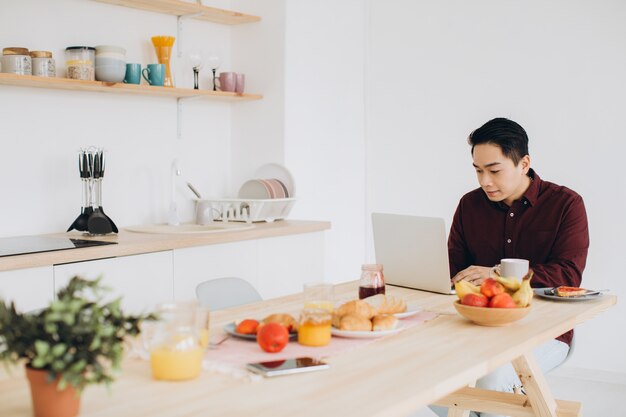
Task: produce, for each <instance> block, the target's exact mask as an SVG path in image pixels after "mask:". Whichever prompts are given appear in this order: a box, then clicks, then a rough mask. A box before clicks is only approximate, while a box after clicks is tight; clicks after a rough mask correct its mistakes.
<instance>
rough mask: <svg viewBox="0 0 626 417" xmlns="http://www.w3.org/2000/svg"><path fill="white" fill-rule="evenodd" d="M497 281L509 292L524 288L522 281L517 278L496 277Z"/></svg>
mask: <svg viewBox="0 0 626 417" xmlns="http://www.w3.org/2000/svg"><path fill="white" fill-rule="evenodd" d="M496 281H498V282H499V283H500V284H502V285H504V288H506V289H507V290H509V291H513V292H515V291H517V290H519V289H520V287H521V286H522V283H521V281H520V280H519V279H517V278H515V277H513V278H506V277H496Z"/></svg>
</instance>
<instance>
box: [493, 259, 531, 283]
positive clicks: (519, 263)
mask: <svg viewBox="0 0 626 417" xmlns="http://www.w3.org/2000/svg"><path fill="white" fill-rule="evenodd" d="M526 274H528V259H513V258H508V259H502V260H501V261H500V276H501V277H505V278H512V277H515V278H517V279H520V280H521V279H522V278H524V277H525V276H526Z"/></svg>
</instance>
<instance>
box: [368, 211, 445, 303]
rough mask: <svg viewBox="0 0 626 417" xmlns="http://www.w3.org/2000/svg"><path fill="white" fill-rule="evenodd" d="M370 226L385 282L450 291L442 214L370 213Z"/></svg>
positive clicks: (377, 261)
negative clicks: (438, 216)
mask: <svg viewBox="0 0 626 417" xmlns="http://www.w3.org/2000/svg"><path fill="white" fill-rule="evenodd" d="M372 227H373V229H374V250H375V252H376V263H378V264H382V265H383V268H384V274H385V283H386V284H390V285H397V286H400V287H407V288H414V289H416V290H424V291H431V292H436V293H441V294H454V291H453V290H452V288H451V285H450V264H449V263H448V243H447V240H446V227H445V222H444V220H443V219H442V218H437V217H419V216H405V215H399V214H386V213H372Z"/></svg>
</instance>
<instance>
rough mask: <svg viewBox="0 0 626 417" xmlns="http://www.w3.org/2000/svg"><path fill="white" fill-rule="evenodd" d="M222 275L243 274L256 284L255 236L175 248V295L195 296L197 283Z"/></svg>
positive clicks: (177, 297)
mask: <svg viewBox="0 0 626 417" xmlns="http://www.w3.org/2000/svg"><path fill="white" fill-rule="evenodd" d="M223 277H238V278H242V279H245V280H246V281H248V282H249V283H250V284H252V285H253V286H254V287H255V288H259V285H258V280H257V241H256V240H246V241H242V242H233V243H224V244H219V245H208V246H199V247H195V248H185V249H175V250H174V298H175V299H177V300H188V299H195V298H196V286H197V285H198V284H199V283H201V282H204V281H207V280H210V279H215V278H223Z"/></svg>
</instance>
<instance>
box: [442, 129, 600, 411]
mask: <svg viewBox="0 0 626 417" xmlns="http://www.w3.org/2000/svg"><path fill="white" fill-rule="evenodd" d="M468 142H469V144H470V145H471V147H472V158H473V165H474V168H475V170H476V175H477V177H478V183H479V185H480V188H477V189H476V190H474V191H471V192H469V193H467V194H466V195H464V196H463V198H461V201H460V202H459V205H458V207H457V210H456V213H455V215H454V220H453V223H452V227H451V230H450V236H449V238H448V251H449V256H450V273H451V276H452V282H453V283H455V282H457V281H460V280H466V281H469V282H472V283H474V284H476V285H480V284H481V283H482V282H483V281H484V280H485V279H486V278H487V277H489V276H493V275H494V273H497V264H499V263H500V259H503V258H521V259H528V260H529V262H530V268H531V269H532V271H533V272H534V276H533V278H532V282H531V284H532V286H533V287H555V286H559V285H568V286H576V287H577V286H580V283H581V280H582V272H583V270H584V268H585V262H586V259H587V250H588V248H589V232H588V228H587V215H586V212H585V206H584V204H583V200H582V198H581V197H580V196H579V195H578V194H576V193H575V192H574V191H572V190H570V189H568V188H566V187H563V186H559V185H556V184H553V183H550V182H547V181H543V180H542V179H541V178H539V175H537V173H535V171H533V170H532V169H531V168H530V156H529V154H528V136H527V134H526V131H525V130H524V129H523V128H522V127H521V126H520V125H519V124H517V123H515V122H513V121H511V120H508V119H504V118H497V119H493V120H490V121H489V122H487V123H485V124H484V125H483V126H481V127H480V128H478V129H476V130H475V131H474V132H472V133H471V134H470V136H469V138H468ZM572 336H573V332H572V331H569V332H568V333H566V334H564V335H561V336H560V337H558V338H557V340H553V341H551V342H549V343H546V344H544V345H542V346H540V347H539V348H537V349H536V350H535V352H534V354H535V357H536V359H537V360H538V362H539V364H540V366H541V367H542V369H543V370H544V371H548V370H550V369H552V368H554V367H556V366H557V365H559V364H560V363H561V362H562V361H563V360H565V358H566V356H567V353H568V351H569V344H570V343H571V340H572ZM518 384H519V379H517V376H516V375H515V372H514V371H513V368H512V367H511V366H510V365H508V366H506V367H502V368H500V369H498V370H496V371H495V372H493V373H492V374H489V375H487V376H486V377H484V378H481V380H479V381H478V382H477V386H478V387H481V388H485V389H496V390H500V391H511V390H512V389H513V387H514V386H515V385H518ZM436 411H437V413H438V414H439V410H436ZM441 415H445V414H441ZM488 415H489V414H485V413H482V416H488Z"/></svg>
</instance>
